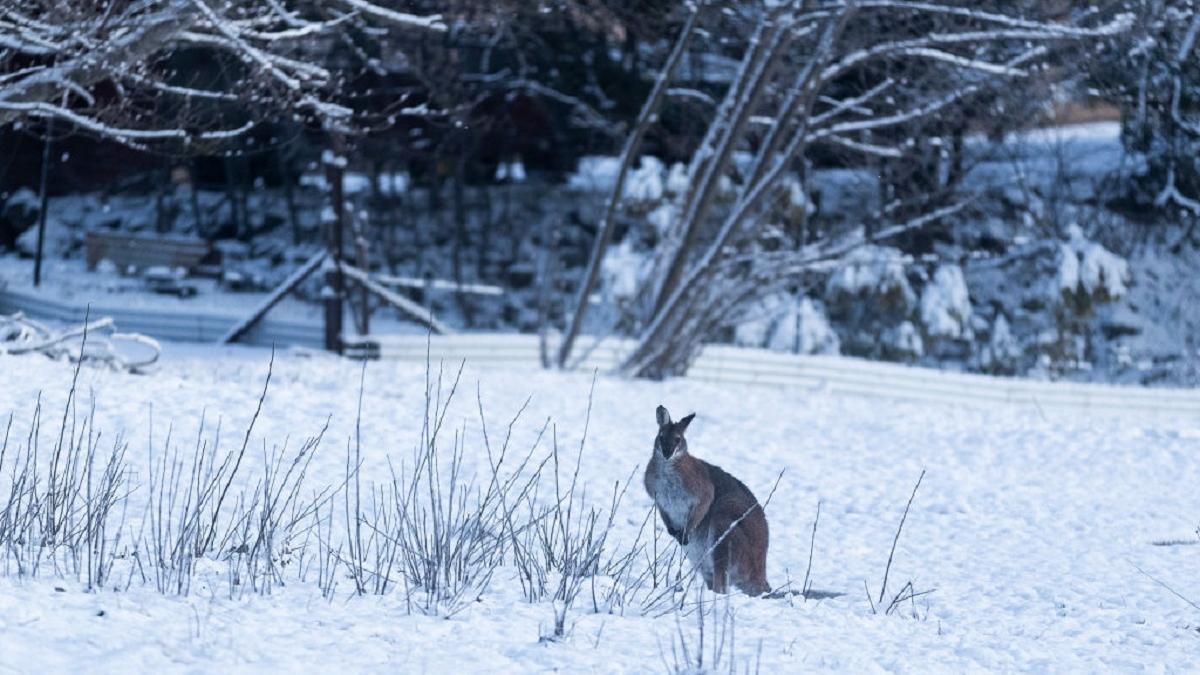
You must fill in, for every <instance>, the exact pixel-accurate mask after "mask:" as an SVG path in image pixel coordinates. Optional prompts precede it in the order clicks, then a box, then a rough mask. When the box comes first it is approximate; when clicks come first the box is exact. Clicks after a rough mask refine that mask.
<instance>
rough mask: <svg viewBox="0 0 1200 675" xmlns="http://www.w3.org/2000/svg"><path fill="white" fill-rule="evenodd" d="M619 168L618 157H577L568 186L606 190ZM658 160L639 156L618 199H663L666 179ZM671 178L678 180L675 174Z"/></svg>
mask: <svg viewBox="0 0 1200 675" xmlns="http://www.w3.org/2000/svg"><path fill="white" fill-rule="evenodd" d="M620 169H621V159H620V158H619V157H608V156H598V155H589V156H585V157H581V158H580V159H579V164H578V165H577V167H576V169H575V172H574V173H572V174H571V175H569V176H568V177H567V185H568V187H571V188H574V189H577V190H585V191H588V192H608V191H611V190H612V187H613V184H614V183H616V180H617V172H618V171H620ZM668 178H669V177H668V176H667V172H666V167H665V166H664V165H663V163H662V160H660V159H658V158H657V157H654V156H652V155H643V156H642V157H640V158H639V159H638V161H637V163H636V164H635V165H634V166H633V167H631V168H630V170H629V171H628V172H627V173H626V175H625V186H624V188H623V194H622V195H621V196H622V199H624V200H626V201H630V202H634V203H644V204H645V203H655V202H658V201H659V200H661V199H662V198H663V195H664V193H665V191H666V183H667V181H668ZM675 180H678V177H676V179H675Z"/></svg>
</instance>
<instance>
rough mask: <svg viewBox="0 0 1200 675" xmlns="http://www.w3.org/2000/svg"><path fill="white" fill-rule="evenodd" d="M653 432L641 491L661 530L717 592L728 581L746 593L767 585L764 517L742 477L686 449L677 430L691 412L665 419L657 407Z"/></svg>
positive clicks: (685, 424) (761, 590) (665, 414)
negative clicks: (660, 521) (662, 526)
mask: <svg viewBox="0 0 1200 675" xmlns="http://www.w3.org/2000/svg"><path fill="white" fill-rule="evenodd" d="M656 413H657V417H658V435H657V436H656V437H655V438H654V454H653V456H651V458H650V463H649V464H647V465H646V477H645V483H646V492H648V493H650V497H651V498H652V499H653V500H654V505H655V506H657V507H658V513H659V515H660V516H662V519H663V523H665V524H666V526H667V532H668V533H669V534H670V535H671V536H672V537H674V538H675V540H676V541H678V542H679V543H680V545H682V546H683V550H684V552H686V553H687V557H688V560H690V561H691V563H692V565H694V566H695V567H697V568H699V570H700V574H701V575H702V576H703V577H704V583H705V584H707V585H708V587H709V588H710V589H711V590H713V591H716V592H718V593H725V592H727V591H728V589H729V587H730V586H734V587H737V588H738V589H739V590H741V591H742V592H744V593H746V594H747V595H761V594H763V593H768V592H770V590H771V586H770V584H768V583H767V517H766V515H765V514H764V513H763V508H762V506H760V505H759V503H758V500H757V499H755V498H754V494H753V493H751V492H750V488H748V487H746V486H745V484H743V483H742V481H740V480H738V479H736V478H734V477H733V476H731V475H729V474H728V473H726V472H725V471H723V470H722V469H721V467H719V466H713V465H712V464H709V463H708V462H705V461H704V460H702V459H697V458H695V457H693V456H692V455H691V454H690V453H688V447H687V440H685V439H684V437H683V432H684V431H686V430H687V428H688V425H689V424H691V422H692V418H693V417H695V416H696V414H695V413H692V414H691V415H688V416H687V417H684V418H683V419H681V420H679V421H678V422H672V421H671V414H670V413H668V412H667V409H666V408H664V407H662V406H661V405H660V406H658V410H657V411H656Z"/></svg>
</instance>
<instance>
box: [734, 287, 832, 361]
mask: <svg viewBox="0 0 1200 675" xmlns="http://www.w3.org/2000/svg"><path fill="white" fill-rule="evenodd" d="M734 341H735V342H736V343H737V344H739V345H744V346H748V347H766V348H767V349H772V350H775V351H782V352H796V353H799V354H829V355H836V354H837V353H838V352H839V350H840V341H839V340H838V336H837V333H835V332H834V331H833V327H832V326H830V325H829V319H828V317H826V316H825V312H824V310H823V309H821V307H820V306H818V304H817V303H815V302H813V300H812V299H811V298H809V297H808V296H803V297H801V298H799V300H797V299H796V298H795V297H793V296H791V295H788V294H786V293H777V294H774V295H770V296H767V297H766V298H763V299H762V300H760V301H759V302H758V303H757V306H756V307H755V309H754V310H752V311H751V312H750V313H749V316H748V318H746V319H744V320H742V321H741V322H739V323H738V325H737V326H736V328H735V329H734Z"/></svg>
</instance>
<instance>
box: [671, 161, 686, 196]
mask: <svg viewBox="0 0 1200 675" xmlns="http://www.w3.org/2000/svg"><path fill="white" fill-rule="evenodd" d="M687 188H688V170H687V167H686V166H684V165H683V163H682V162H675V163H674V164H672V165H671V169H670V171H668V172H667V192H670V193H671V194H673V195H676V196H679V195H682V194H683V193H684V192H686V191H687Z"/></svg>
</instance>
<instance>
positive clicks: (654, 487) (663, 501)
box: [646, 456, 700, 529]
mask: <svg viewBox="0 0 1200 675" xmlns="http://www.w3.org/2000/svg"><path fill="white" fill-rule="evenodd" d="M646 490H647V491H648V492H649V493H650V497H651V498H653V499H654V503H655V504H657V505H658V508H660V509H662V512H663V513H664V514H665V515H666V516H667V519H668V520H670V521H671V524H672V525H673V526H675V527H676V528H678V529H682V528H683V527H684V526H685V525H687V519H688V515H689V514H690V513H691V511H692V508H693V507H694V506H695V505H696V503H697V502H699V501H700V499H699V497H698V496H696V495H695V494H693V492H692V491H691V490H689V489H688V488H687V486H686V485H685V484H684V480H683V477H682V476H681V475H680V473H679V471H678V470H676V468H675V467H674V466H672V465H671V462H670V460H664V459H662V458H661V457H659V456H655V458H654V459H653V460H651V462H650V465H649V466H648V467H647V470H646Z"/></svg>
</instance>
